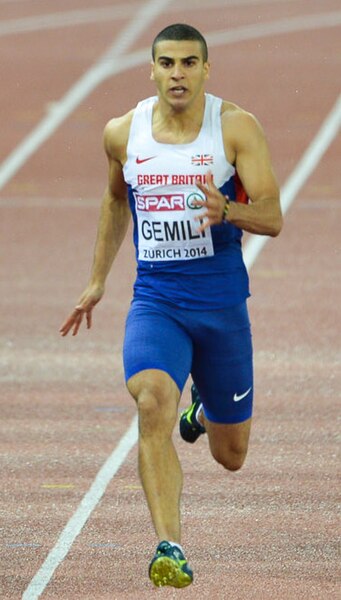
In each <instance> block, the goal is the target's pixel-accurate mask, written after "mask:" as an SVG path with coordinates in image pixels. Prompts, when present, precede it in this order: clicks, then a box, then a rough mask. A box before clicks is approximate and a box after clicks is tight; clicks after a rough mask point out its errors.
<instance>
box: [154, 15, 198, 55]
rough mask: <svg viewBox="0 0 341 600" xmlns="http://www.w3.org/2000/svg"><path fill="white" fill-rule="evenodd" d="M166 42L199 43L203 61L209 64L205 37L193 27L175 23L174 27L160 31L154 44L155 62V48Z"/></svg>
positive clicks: (169, 26)
mask: <svg viewBox="0 0 341 600" xmlns="http://www.w3.org/2000/svg"><path fill="white" fill-rule="evenodd" d="M164 40H173V41H176V42H182V41H184V40H189V41H197V42H199V43H200V44H201V49H202V55H203V61H204V62H207V60H208V49H207V43H206V40H205V38H204V36H203V35H202V34H201V33H200V31H198V30H197V29H195V27H191V25H186V24H185V23H174V24H173V25H168V27H165V28H164V29H162V31H160V33H158V34H157V36H156V37H155V39H154V41H153V44H152V57H153V60H155V47H156V45H157V44H158V43H159V42H162V41H164Z"/></svg>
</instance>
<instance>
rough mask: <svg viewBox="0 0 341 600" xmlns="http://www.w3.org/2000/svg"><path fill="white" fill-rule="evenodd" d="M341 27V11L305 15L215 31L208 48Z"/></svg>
mask: <svg viewBox="0 0 341 600" xmlns="http://www.w3.org/2000/svg"><path fill="white" fill-rule="evenodd" d="M340 25H341V10H337V11H334V12H324V13H319V14H313V15H303V16H298V17H292V18H288V19H279V20H278V21H272V22H270V23H262V24H258V23H255V24H252V25H245V26H243V27H238V28H237V27H236V28H235V29H232V30H228V31H225V30H223V31H215V32H212V33H210V34H208V35H207V36H206V40H207V43H208V46H211V45H212V44H214V45H219V44H225V43H226V40H227V41H228V42H229V43H231V42H244V41H246V40H252V39H257V38H259V37H268V36H272V35H280V34H284V33H294V32H295V31H309V30H314V29H323V28H325V27H328V28H329V27H339V26H340Z"/></svg>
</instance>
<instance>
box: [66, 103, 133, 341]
mask: <svg viewBox="0 0 341 600" xmlns="http://www.w3.org/2000/svg"><path fill="white" fill-rule="evenodd" d="M129 126H130V113H128V115H126V116H125V117H122V118H121V119H113V120H112V121H110V122H109V123H108V124H107V125H106V127H105V130H104V147H105V151H106V154H107V157H108V162H109V177H108V185H107V187H106V190H105V192H104V196H103V200H102V206H101V211H100V217H99V223H98V230H97V238H96V244H95V251H94V260H93V264H92V269H91V275H90V280H89V283H88V285H87V287H86V289H85V290H84V292H83V294H82V295H81V297H80V299H79V301H78V303H77V305H76V307H75V308H74V310H73V312H72V313H71V315H70V316H69V317H68V318H67V319H66V321H65V322H64V323H63V325H62V326H61V328H60V333H61V335H62V336H65V335H67V334H68V333H69V331H70V329H72V334H73V335H77V333H78V330H79V327H80V325H81V323H82V320H83V317H84V315H85V316H86V322H87V327H88V329H89V328H90V327H91V324H92V310H93V308H94V306H95V305H96V304H97V303H98V302H99V301H100V299H101V298H102V296H103V294H104V289H105V281H106V278H107V275H108V273H109V271H110V269H111V266H112V263H113V261H114V259H115V257H116V255H117V253H118V250H119V248H120V246H121V244H122V242H123V239H124V237H125V234H126V231H127V228H128V224H129V218H130V210H129V205H128V197H127V187H126V184H125V181H124V178H123V166H122V165H123V162H124V160H125V152H126V144H127V137H128V132H129Z"/></svg>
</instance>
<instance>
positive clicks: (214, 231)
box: [123, 94, 249, 310]
mask: <svg viewBox="0 0 341 600" xmlns="http://www.w3.org/2000/svg"><path fill="white" fill-rule="evenodd" d="M157 100H158V99H157V97H156V96H155V97H151V98H147V99H146V100H143V101H142V102H139V104H138V105H137V107H136V108H135V110H134V115H133V118H132V123H131V127H130V132H129V139H128V145H127V161H126V163H125V165H124V168H123V174H124V179H125V182H126V184H127V186H128V194H129V204H130V209H131V212H132V216H133V223H134V244H135V248H136V260H137V278H136V282H135V285H134V296H135V297H136V298H140V299H142V298H156V299H160V300H163V301H166V302H168V303H171V304H175V305H178V306H181V307H184V308H190V309H206V310H207V309H212V310H214V309H221V308H225V307H228V306H232V305H234V304H238V303H240V302H243V301H244V300H245V299H246V298H247V297H248V296H249V286H248V275H247V272H246V268H245V265H244V262H243V258H242V250H241V238H242V231H241V230H240V229H239V228H237V227H235V226H234V225H232V224H231V223H228V222H224V223H222V224H220V225H214V226H212V227H208V228H206V229H205V230H204V231H203V232H202V233H199V232H198V226H199V221H197V220H196V217H198V216H199V217H200V215H201V213H203V212H204V209H203V208H201V207H200V208H199V209H198V207H196V206H194V205H193V201H194V200H195V199H196V198H200V199H203V200H204V199H205V198H204V195H203V194H202V192H201V191H200V190H199V189H198V187H197V186H196V182H197V181H199V182H202V183H205V181H206V174H207V171H208V170H210V171H211V172H212V174H213V180H214V183H215V185H216V186H217V188H219V189H220V191H221V192H222V193H223V194H224V195H227V196H228V197H229V199H230V200H232V201H240V202H247V201H248V200H247V197H246V194H245V192H244V190H243V188H242V186H241V183H240V180H239V178H238V175H237V173H236V170H235V168H234V166H233V165H231V164H230V163H229V162H228V161H227V159H226V155H225V151H224V144H223V136H222V128H221V105H222V100H221V99H220V98H217V97H215V96H213V95H212V94H205V111H204V118H203V123H202V126H201V130H200V132H199V134H198V136H197V138H196V139H195V140H194V141H193V142H190V143H187V144H165V143H160V142H157V141H156V140H155V139H154V138H153V134H152V118H153V107H154V104H155V103H156V102H157Z"/></svg>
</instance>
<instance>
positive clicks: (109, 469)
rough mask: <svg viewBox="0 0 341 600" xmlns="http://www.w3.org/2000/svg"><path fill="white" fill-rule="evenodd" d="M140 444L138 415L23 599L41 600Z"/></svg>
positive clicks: (99, 473)
mask: <svg viewBox="0 0 341 600" xmlns="http://www.w3.org/2000/svg"><path fill="white" fill-rule="evenodd" d="M136 441H137V416H135V417H134V419H133V421H132V423H131V425H130V427H129V429H128V430H127V432H126V433H125V435H124V436H123V438H122V439H121V441H120V442H119V444H118V446H117V447H116V449H115V450H114V452H113V453H112V454H111V455H110V456H109V458H108V459H107V460H106V462H105V463H104V465H103V466H102V468H101V469H100V470H99V472H98V473H97V476H96V478H95V479H94V481H93V483H92V485H91V487H90V488H89V490H88V491H87V493H86V494H85V496H84V497H83V499H82V501H81V503H80V504H79V506H78V508H77V510H76V512H75V513H74V514H73V516H72V517H71V519H70V520H69V521H68V523H67V525H66V527H65V528H64V529H63V531H62V533H61V535H60V536H59V539H58V541H57V543H56V544H55V546H54V547H53V548H52V550H51V552H50V553H49V555H48V556H47V558H46V560H45V562H44V563H43V564H42V566H41V567H40V569H39V571H37V573H36V575H35V576H34V577H33V579H32V581H31V583H30V584H29V586H28V587H27V588H26V590H25V591H24V594H23V596H22V600H37V598H39V596H40V595H41V594H42V593H43V591H44V589H45V588H46V586H47V585H48V583H49V581H50V580H51V578H52V576H53V573H54V572H55V570H56V569H57V567H58V566H59V565H60V563H61V562H62V561H63V560H64V558H65V556H66V555H67V553H68V552H69V550H70V548H71V546H72V544H73V542H74V541H75V539H76V537H77V536H78V535H79V534H80V532H81V531H82V529H83V527H84V525H85V523H86V522H87V520H88V518H89V516H90V515H91V513H92V511H93V510H94V509H95V508H96V506H97V504H98V503H99V502H100V500H101V498H102V496H103V494H104V492H105V490H106V489H107V487H108V485H109V483H110V481H111V480H112V478H113V476H114V475H115V473H117V471H118V469H119V468H120V466H121V465H122V464H123V463H124V461H125V459H126V457H127V456H128V454H129V452H130V450H131V449H132V448H133V446H134V445H135V444H136Z"/></svg>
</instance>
